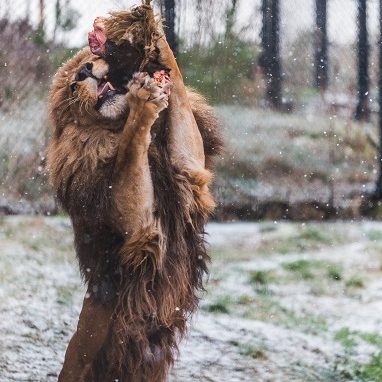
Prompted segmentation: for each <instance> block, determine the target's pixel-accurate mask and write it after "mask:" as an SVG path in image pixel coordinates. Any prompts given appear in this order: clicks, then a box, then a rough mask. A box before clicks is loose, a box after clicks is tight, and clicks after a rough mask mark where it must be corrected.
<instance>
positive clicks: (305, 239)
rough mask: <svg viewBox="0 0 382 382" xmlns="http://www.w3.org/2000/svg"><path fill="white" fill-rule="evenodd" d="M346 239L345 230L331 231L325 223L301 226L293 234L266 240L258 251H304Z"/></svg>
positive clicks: (283, 252)
mask: <svg viewBox="0 0 382 382" xmlns="http://www.w3.org/2000/svg"><path fill="white" fill-rule="evenodd" d="M346 239H347V235H346V234H345V233H344V232H338V231H336V230H335V229H334V230H333V229H332V230H331V231H329V230H328V229H327V227H326V226H325V225H322V226H321V225H317V226H314V225H312V226H303V227H301V226H299V227H298V229H297V232H296V233H295V234H293V235H289V236H287V237H281V238H278V239H277V240H275V239H274V238H269V239H266V240H264V241H263V242H262V243H261V245H260V247H259V248H258V252H259V253H260V254H269V253H280V254H288V253H303V252H306V251H314V250H318V249H321V248H325V247H327V246H332V245H336V244H341V243H343V242H345V240H346Z"/></svg>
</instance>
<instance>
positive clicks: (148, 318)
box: [47, 36, 222, 382]
mask: <svg viewBox="0 0 382 382" xmlns="http://www.w3.org/2000/svg"><path fill="white" fill-rule="evenodd" d="M157 51H158V60H159V62H160V64H161V65H163V66H165V67H166V68H169V72H170V79H171V95H169V93H170V91H169V89H168V87H169V85H166V86H159V85H158V84H157V83H156V82H155V81H154V79H153V78H152V77H151V76H150V75H148V74H147V72H138V73H135V74H134V75H133V77H132V78H130V79H129V82H128V86H127V91H126V89H125V90H124V89H118V88H111V86H110V85H111V84H109V85H108V86H106V79H107V76H108V72H109V70H110V68H109V64H108V63H107V62H106V61H105V60H104V59H103V58H100V57H98V56H96V55H94V54H93V53H92V52H91V51H90V49H89V48H84V49H83V50H82V51H80V52H79V53H77V54H76V55H75V56H74V57H73V58H71V59H70V60H69V61H67V62H66V63H65V64H63V66H62V67H61V68H60V69H59V70H58V72H57V73H56V75H55V77H54V80H53V84H52V88H51V93H50V115H51V119H52V125H53V134H52V138H51V141H50V143H49V146H48V149H47V170H48V174H49V179H50V182H51V184H52V185H53V188H54V190H55V192H56V195H57V197H58V199H59V201H60V203H61V204H62V206H63V208H64V209H65V211H67V213H68V214H69V216H70V218H71V221H72V225H73V231H74V241H75V248H76V254H77V257H78V260H79V265H80V270H81V274H82V275H83V278H84V280H85V283H86V285H87V293H86V295H85V298H84V301H83V307H82V311H81V314H80V317H79V321H78V326H77V330H76V332H75V334H74V335H73V337H72V338H71V340H70V342H69V345H68V348H67V351H66V354H65V361H64V365H63V368H62V370H61V373H60V375H59V378H58V380H59V382H81V381H87V382H88V381H92V382H105V381H115V380H118V381H120V382H127V381H128V382H143V381H145V382H147V381H150V382H162V381H165V380H166V376H167V375H168V371H169V368H170V367H171V365H172V364H173V362H174V359H175V356H176V354H177V345H178V342H179V340H180V339H181V338H182V337H183V336H184V335H185V333H186V329H187V319H188V317H189V316H190V315H191V314H192V313H193V312H194V311H195V309H196V308H197V306H198V301H199V293H198V291H201V290H203V277H204V275H205V274H206V273H207V263H208V261H209V257H208V254H207V251H206V244H205V239H204V225H205V223H206V221H207V218H208V216H209V215H210V214H211V213H212V211H213V209H214V205H215V204H214V200H213V198H212V196H211V194H210V191H209V185H210V182H211V180H212V174H213V167H214V162H215V160H214V159H215V157H216V156H217V155H218V154H219V153H220V152H221V150H222V140H221V137H220V132H219V124H218V122H217V119H216V118H215V117H214V115H213V112H212V108H211V107H209V106H208V105H207V103H206V101H205V100H204V98H203V97H202V96H200V95H199V94H197V93H196V92H195V91H193V90H191V89H189V88H187V87H186V86H185V85H184V83H183V78H182V75H181V72H180V70H179V68H178V65H177V62H176V59H175V57H174V55H173V53H172V51H171V49H170V48H169V46H168V44H167V42H166V40H165V38H164V37H163V36H162V37H161V38H160V39H159V40H158V41H157Z"/></svg>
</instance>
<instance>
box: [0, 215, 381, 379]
mask: <svg viewBox="0 0 382 382" xmlns="http://www.w3.org/2000/svg"><path fill="white" fill-rule="evenodd" d="M208 231H209V233H210V243H211V254H212V257H213V265H212V266H211V276H210V280H209V286H208V293H207V295H206V296H205V298H204V299H203V302H202V304H201V309H200V313H199V314H198V315H197V316H196V317H195V318H194V322H193V324H192V328H191V332H190V336H189V338H188V339H187V340H185V341H184V342H183V344H182V346H181V357H180V360H179V361H178V363H177V364H176V367H175V370H174V371H173V373H172V376H171V378H170V380H171V382H188V381H216V382H218V381H219V382H221V381H230V382H235V381H256V382H262V381H264V382H265V381H269V382H274V381H275V382H276V381H277V382H278V381H282V382H284V381H287V382H288V381H301V382H309V381H376V382H377V381H382V325H381V321H382V277H381V276H382V272H381V264H382V224H381V223H372V222H354V223H325V224H315V223H311V224H296V223H278V224H276V223H270V222H268V223H257V224H250V223H249V224H242V223H237V224H210V226H209V228H208ZM0 242H1V253H0V333H1V334H0V338H1V340H0V381H1V382H9V381H17V382H22V381H55V380H56V378H57V373H58V371H59V369H60V365H61V362H62V359H63V356H64V351H65V347H66V345H67V342H68V339H69V337H70V335H71V333H72V332H73V330H74V328H75V324H76V320H77V316H78V313H79V309H80V305H81V299H82V295H83V287H82V286H81V283H80V278H79V275H78V272H77V267H76V262H75V259H74V255H73V248H72V236H71V227H70V224H69V222H68V220H67V219H66V218H60V217H57V218H42V217H21V216H19V217H6V218H3V219H2V220H0Z"/></svg>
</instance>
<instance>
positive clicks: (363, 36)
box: [355, 0, 369, 121]
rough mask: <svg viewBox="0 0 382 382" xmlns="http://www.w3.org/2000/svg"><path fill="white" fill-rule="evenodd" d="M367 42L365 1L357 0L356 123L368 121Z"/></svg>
mask: <svg viewBox="0 0 382 382" xmlns="http://www.w3.org/2000/svg"><path fill="white" fill-rule="evenodd" d="M368 100H369V42H368V32H367V0H358V103H357V108H356V112H355V119H356V120H357V121H362V120H368V119H369V105H368Z"/></svg>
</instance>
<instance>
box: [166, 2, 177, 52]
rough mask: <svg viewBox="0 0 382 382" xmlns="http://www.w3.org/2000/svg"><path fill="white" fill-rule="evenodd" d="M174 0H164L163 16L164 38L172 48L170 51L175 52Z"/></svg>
mask: <svg viewBox="0 0 382 382" xmlns="http://www.w3.org/2000/svg"><path fill="white" fill-rule="evenodd" d="M175 17H176V9H175V0H164V18H165V21H166V28H165V32H166V38H167V41H168V43H169V45H170V47H171V49H172V51H173V52H174V53H175V55H176V53H177V51H178V40H177V36H176V33H175Z"/></svg>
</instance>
